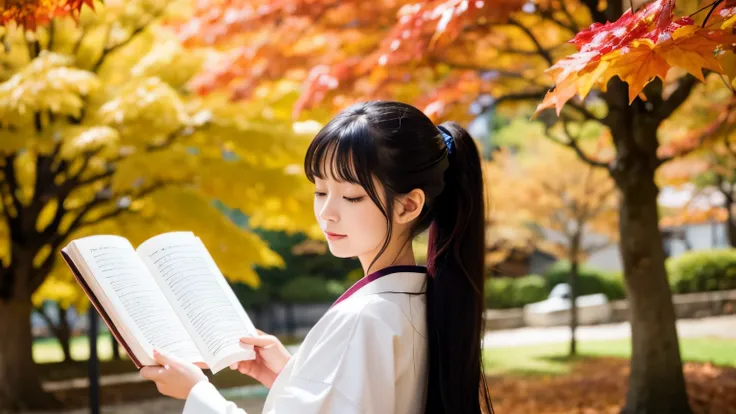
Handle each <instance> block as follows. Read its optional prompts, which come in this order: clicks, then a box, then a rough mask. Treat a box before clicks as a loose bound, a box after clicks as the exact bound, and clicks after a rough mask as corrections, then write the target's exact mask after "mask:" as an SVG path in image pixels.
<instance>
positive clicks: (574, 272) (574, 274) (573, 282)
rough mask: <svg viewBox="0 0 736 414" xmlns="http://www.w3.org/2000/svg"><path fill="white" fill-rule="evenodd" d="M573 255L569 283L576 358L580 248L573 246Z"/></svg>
mask: <svg viewBox="0 0 736 414" xmlns="http://www.w3.org/2000/svg"><path fill="white" fill-rule="evenodd" d="M570 251H571V253H574V254H573V255H571V256H570V273H569V275H568V277H569V280H568V283H569V285H570V356H571V357H574V356H575V355H577V352H578V350H577V338H576V336H575V332H576V331H577V329H578V304H577V298H578V273H579V266H580V265H579V264H578V259H577V258H578V246H573V247H572V248H571V249H570Z"/></svg>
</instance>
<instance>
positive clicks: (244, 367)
mask: <svg viewBox="0 0 736 414" xmlns="http://www.w3.org/2000/svg"><path fill="white" fill-rule="evenodd" d="M252 370H253V361H241V362H240V363H239V364H238V371H240V373H241V374H246V375H248V374H250V372H251V371H252Z"/></svg>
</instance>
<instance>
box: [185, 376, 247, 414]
mask: <svg viewBox="0 0 736 414" xmlns="http://www.w3.org/2000/svg"><path fill="white" fill-rule="evenodd" d="M182 414H247V413H246V412H245V410H242V409H240V408H238V407H237V406H236V405H235V403H232V402H230V401H227V400H226V399H225V398H224V397H223V396H222V395H220V393H219V392H218V391H217V389H216V388H215V386H214V385H212V384H210V382H209V381H200V382H199V383H197V385H195V386H194V388H192V390H191V391H189V395H188V396H187V400H186V403H184V411H183V412H182Z"/></svg>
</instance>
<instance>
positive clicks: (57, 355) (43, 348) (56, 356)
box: [33, 334, 125, 364]
mask: <svg viewBox="0 0 736 414" xmlns="http://www.w3.org/2000/svg"><path fill="white" fill-rule="evenodd" d="M70 342H71V344H70V347H71V353H72V358H74V359H75V360H78V361H83V360H86V359H88V358H89V339H88V338H87V336H77V337H74V338H72V340H71V341H70ZM111 342H112V338H110V335H109V334H100V336H98V337H97V352H98V355H99V357H100V359H101V360H103V361H106V360H109V359H111V358H112V345H111ZM121 351H122V352H121V355H124V354H125V352H124V351H123V349H122V348H121ZM63 359H64V353H63V352H62V351H61V347H60V346H59V343H58V342H57V341H56V339H54V338H43V339H36V340H35V341H33V360H34V361H36V362H37V363H40V364H43V363H49V362H59V361H61V360H63Z"/></svg>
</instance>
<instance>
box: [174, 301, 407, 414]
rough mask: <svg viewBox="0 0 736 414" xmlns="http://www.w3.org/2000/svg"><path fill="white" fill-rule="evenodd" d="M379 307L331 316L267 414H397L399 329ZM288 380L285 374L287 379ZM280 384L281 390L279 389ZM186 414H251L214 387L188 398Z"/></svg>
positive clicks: (205, 385) (273, 395) (274, 391)
mask: <svg viewBox="0 0 736 414" xmlns="http://www.w3.org/2000/svg"><path fill="white" fill-rule="evenodd" d="M384 313H385V312H382V311H381V309H380V307H372V306H364V307H362V308H360V309H358V310H354V309H345V310H343V311H341V312H330V313H329V314H328V315H329V316H328V315H325V318H324V319H325V320H323V321H320V329H319V332H318V333H319V334H318V335H314V336H313V335H311V333H310V337H311V338H314V339H311V340H309V341H305V342H304V343H303V344H302V345H301V347H300V349H299V352H297V354H295V355H294V356H292V358H294V359H295V360H294V366H293V368H292V370H291V372H290V373H289V375H288V378H278V379H277V381H276V383H274V387H273V388H271V390H270V393H269V397H268V398H269V400H270V401H272V404H270V407H268V408H266V409H265V410H266V411H264V412H263V413H262V414H295V413H298V414H373V413H380V414H393V413H394V407H395V398H396V396H395V381H396V368H395V366H396V363H395V359H396V357H395V349H394V347H395V346H398V345H397V343H398V341H397V338H398V333H397V327H396V326H392V325H391V323H392V322H393V321H395V320H396V318H395V315H390V314H384ZM282 374H283V373H282ZM277 384H278V385H277ZM183 414H247V413H246V412H245V411H244V410H242V409H239V408H237V406H236V405H235V404H234V403H232V402H229V401H227V400H225V398H223V397H222V395H220V393H219V392H218V391H217V389H215V387H214V386H213V385H212V384H210V383H209V382H205V381H203V382H200V383H199V384H197V385H195V386H194V388H192V391H191V392H190V393H189V396H188V397H187V401H186V404H185V406H184V412H183Z"/></svg>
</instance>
